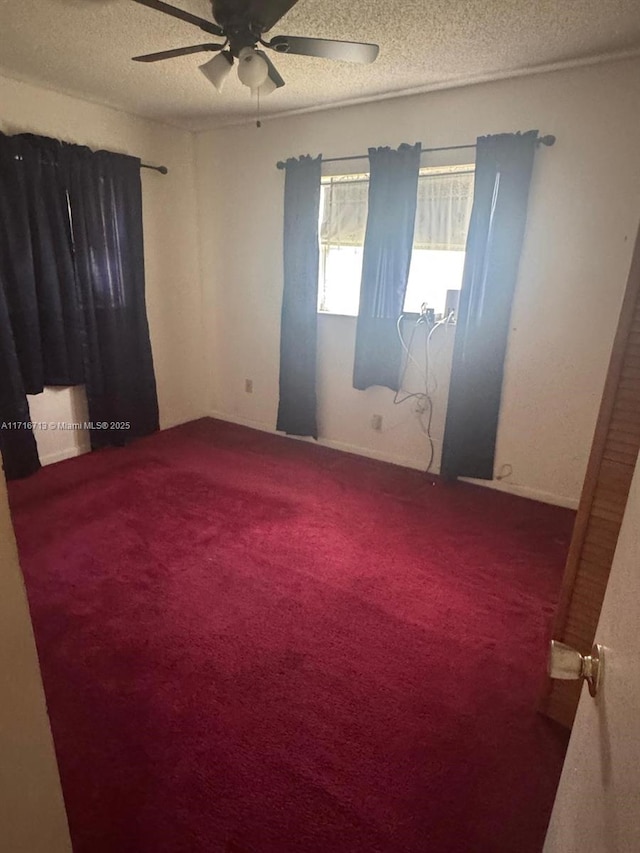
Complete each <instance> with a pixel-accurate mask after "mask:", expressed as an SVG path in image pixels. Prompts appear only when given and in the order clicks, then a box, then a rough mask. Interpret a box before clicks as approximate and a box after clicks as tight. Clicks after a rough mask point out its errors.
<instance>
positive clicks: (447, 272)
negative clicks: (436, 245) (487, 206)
mask: <svg viewBox="0 0 640 853" xmlns="http://www.w3.org/2000/svg"><path fill="white" fill-rule="evenodd" d="M464 256H465V253H464V252H454V251H447V250H444V249H414V250H413V255H412V256H411V270H410V271H409V282H408V284H407V292H406V295H405V299H404V310H405V312H415V313H419V312H420V308H421V307H422V305H423V304H426V306H427V308H433V309H434V311H435V314H436V316H438V315H439V314H440V315H442V314H444V308H445V301H446V298H447V290H460V286H461V284H462V271H463V268H464Z"/></svg>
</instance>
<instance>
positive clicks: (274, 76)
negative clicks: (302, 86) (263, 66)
mask: <svg viewBox="0 0 640 853" xmlns="http://www.w3.org/2000/svg"><path fill="white" fill-rule="evenodd" d="M256 53H259V54H260V56H261V57H262V58H263V59H264V61H265V62H266V63H267V65H268V66H269V79H270V80H271V81H272V82H273V83H275V85H276V89H281V88H282V87H283V86H284V80H283V79H282V77H281V76H280V72H279V71H278V69H277V68H276V66H275V65H274V64H273V62H272V61H271V60H270V59H269V57H268V56H267V54H266V53H265V52H264V50H256Z"/></svg>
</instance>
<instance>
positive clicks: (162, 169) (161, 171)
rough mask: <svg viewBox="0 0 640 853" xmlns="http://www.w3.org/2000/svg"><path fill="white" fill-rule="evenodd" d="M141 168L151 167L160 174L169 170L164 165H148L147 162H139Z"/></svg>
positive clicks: (166, 173)
mask: <svg viewBox="0 0 640 853" xmlns="http://www.w3.org/2000/svg"><path fill="white" fill-rule="evenodd" d="M140 168H141V169H153V171H154V172H160V174H161V175H168V174H169V170H168V169H167V167H166V166H150V165H149V164H148V163H140Z"/></svg>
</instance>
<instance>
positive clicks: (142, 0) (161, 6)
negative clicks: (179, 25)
mask: <svg viewBox="0 0 640 853" xmlns="http://www.w3.org/2000/svg"><path fill="white" fill-rule="evenodd" d="M133 2H134V3H139V4H140V5H141V6H148V7H149V9H155V10H156V11H157V12H164V14H165V15H171V16H172V17H173V18H179V19H180V20H181V21H186V22H187V23H188V24H194V25H195V26H196V27H200V29H201V30H204V31H205V33H211V35H213V36H222V35H224V33H223V32H222V30H221V29H220V27H219V26H218V25H217V24H214V23H213V21H206V20H205V19H204V18H199V17H198V16H197V15H192V14H191V13H190V12H185V11H184V9H178V8H177V7H176V6H170V5H169V4H168V3H163V2H162V0H133Z"/></svg>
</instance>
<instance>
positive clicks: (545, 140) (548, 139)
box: [538, 133, 556, 148]
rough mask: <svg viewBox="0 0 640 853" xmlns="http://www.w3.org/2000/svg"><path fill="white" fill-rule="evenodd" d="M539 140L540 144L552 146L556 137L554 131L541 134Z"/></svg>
mask: <svg viewBox="0 0 640 853" xmlns="http://www.w3.org/2000/svg"><path fill="white" fill-rule="evenodd" d="M538 142H539V144H540V145H546V146H547V148H551V146H552V145H555V143H556V138H555V136H554V135H553V134H552V133H548V134H547V135H546V136H541V137H540V138H539V139H538Z"/></svg>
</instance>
